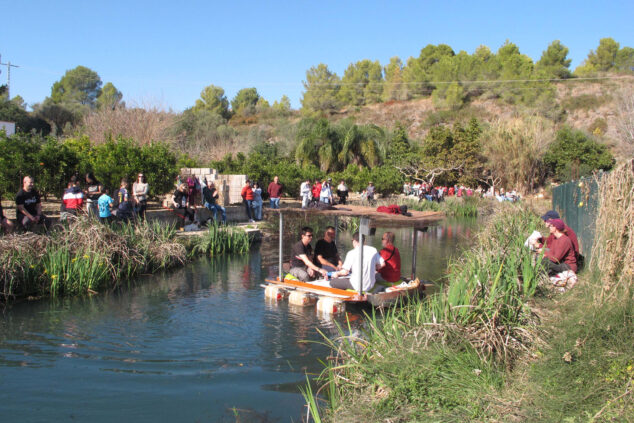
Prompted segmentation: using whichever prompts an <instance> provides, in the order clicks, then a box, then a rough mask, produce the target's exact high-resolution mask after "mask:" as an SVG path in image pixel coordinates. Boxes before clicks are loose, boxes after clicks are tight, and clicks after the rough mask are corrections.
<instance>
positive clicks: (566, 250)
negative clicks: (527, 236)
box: [542, 219, 577, 276]
mask: <svg viewBox="0 0 634 423" xmlns="http://www.w3.org/2000/svg"><path fill="white" fill-rule="evenodd" d="M546 225H547V226H548V229H549V230H550V233H551V235H552V236H553V237H554V239H553V241H551V242H550V244H548V245H547V247H546V250H545V253H544V258H543V260H542V263H543V264H544V267H545V268H546V270H547V271H548V274H549V275H551V276H552V275H556V274H557V273H561V272H565V271H566V270H572V271H573V272H576V271H577V256H576V254H575V249H574V246H573V245H572V241H571V240H570V238H568V236H567V235H566V234H565V233H564V230H565V227H566V225H565V224H564V222H563V221H562V220H561V219H550V220H548V221H547V222H546Z"/></svg>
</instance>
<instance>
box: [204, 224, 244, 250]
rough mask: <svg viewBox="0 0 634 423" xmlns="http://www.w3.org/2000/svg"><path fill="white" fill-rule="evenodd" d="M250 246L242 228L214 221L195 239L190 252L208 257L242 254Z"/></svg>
mask: <svg viewBox="0 0 634 423" xmlns="http://www.w3.org/2000/svg"><path fill="white" fill-rule="evenodd" d="M250 246H251V243H250V241H249V235H248V234H247V233H246V232H245V231H243V230H242V229H238V228H236V227H235V226H220V225H218V224H217V223H214V224H213V225H212V226H210V227H209V229H208V230H207V232H205V233H204V234H203V235H201V236H200V237H198V238H197V239H196V241H195V244H194V246H193V249H192V252H193V253H194V254H203V255H207V256H210V257H214V256H218V255H223V254H234V253H235V254H244V253H246V252H247V251H249V248H250Z"/></svg>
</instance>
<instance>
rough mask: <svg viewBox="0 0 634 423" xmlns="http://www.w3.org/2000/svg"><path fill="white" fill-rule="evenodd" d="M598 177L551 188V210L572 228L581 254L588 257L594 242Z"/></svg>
mask: <svg viewBox="0 0 634 423" xmlns="http://www.w3.org/2000/svg"><path fill="white" fill-rule="evenodd" d="M599 178H600V175H599V177H598V178H597V177H594V176H590V177H586V178H581V179H579V180H576V181H570V182H566V183H565V184H562V185H559V186H557V187H555V188H553V209H555V210H557V211H558V212H559V214H560V215H561V218H562V219H563V220H564V222H566V224H567V225H568V226H570V227H571V228H572V230H573V231H575V233H576V234H577V238H578V239H579V249H580V250H581V254H583V255H584V256H586V257H589V256H590V253H591V251H592V244H593V242H594V232H595V221H596V217H597V210H598V208H599V198H598V190H599V187H598V184H597V181H598V179H599Z"/></svg>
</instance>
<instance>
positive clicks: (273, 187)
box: [267, 176, 283, 209]
mask: <svg viewBox="0 0 634 423" xmlns="http://www.w3.org/2000/svg"><path fill="white" fill-rule="evenodd" d="M282 188H283V187H282V184H280V178H278V177H277V176H276V177H274V178H273V182H271V183H270V184H269V188H268V189H267V192H268V193H269V202H270V205H271V208H272V209H279V208H280V197H282Z"/></svg>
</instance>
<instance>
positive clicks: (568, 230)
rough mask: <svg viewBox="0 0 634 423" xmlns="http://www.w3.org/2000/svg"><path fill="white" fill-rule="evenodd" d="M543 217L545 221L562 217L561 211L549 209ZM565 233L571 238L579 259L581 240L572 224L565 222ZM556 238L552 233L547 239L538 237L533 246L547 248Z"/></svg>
mask: <svg viewBox="0 0 634 423" xmlns="http://www.w3.org/2000/svg"><path fill="white" fill-rule="evenodd" d="M541 218H542V220H543V221H544V222H548V221H549V220H550V219H561V218H560V217H559V213H557V212H556V211H555V210H548V211H547V212H546V213H545V214H544V215H543V216H542V217H541ZM564 234H566V236H567V237H568V238H570V241H572V246H573V247H574V249H575V256H576V258H577V260H578V259H579V255H580V252H579V240H578V239H577V234H575V231H573V230H572V228H570V226H568V225H566V223H565V222H564ZM554 240H555V235H553V234H552V233H551V234H550V235H548V237H547V238H546V239H544V238H540V239H538V240H537V243H535V244H534V245H533V246H534V247H535V249H536V250H539V249H540V248H543V247H544V245H545V246H546V248H550V245H551V244H552V242H553V241H554Z"/></svg>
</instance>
